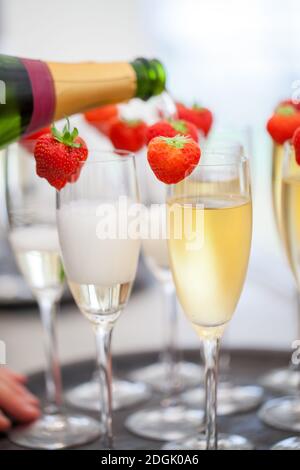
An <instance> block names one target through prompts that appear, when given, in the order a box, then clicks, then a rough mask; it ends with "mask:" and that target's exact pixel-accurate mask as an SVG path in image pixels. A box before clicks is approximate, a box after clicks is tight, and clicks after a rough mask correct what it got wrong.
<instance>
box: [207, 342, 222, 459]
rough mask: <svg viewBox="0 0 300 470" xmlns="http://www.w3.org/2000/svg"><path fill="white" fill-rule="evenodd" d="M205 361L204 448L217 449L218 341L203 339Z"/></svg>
mask: <svg viewBox="0 0 300 470" xmlns="http://www.w3.org/2000/svg"><path fill="white" fill-rule="evenodd" d="M203 348H204V360H205V393H206V397H205V422H206V448H207V450H217V449H218V432H217V376H218V357H219V339H218V338H213V339H205V340H204V341H203Z"/></svg>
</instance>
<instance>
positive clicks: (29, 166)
mask: <svg viewBox="0 0 300 470" xmlns="http://www.w3.org/2000/svg"><path fill="white" fill-rule="evenodd" d="M5 182H6V209H7V221H8V238H9V241H10V243H11V247H12V250H13V253H14V255H15V257H16V261H17V264H18V267H19V269H20V271H21V273H22V274H23V276H24V279H25V281H26V282H27V284H28V286H29V288H30V289H31V291H32V294H33V296H34V298H35V299H36V301H37V303H38V306H39V311H40V316H41V321H42V326H43V330H44V342H45V350H46V371H45V378H46V400H45V405H44V411H43V415H42V417H41V418H39V419H38V420H37V421H35V422H34V423H31V424H29V425H26V426H22V427H21V426H18V427H16V428H13V429H12V431H11V432H10V433H9V438H10V440H12V441H13V442H14V443H16V444H19V445H21V446H24V447H29V448H39V449H62V448H65V447H70V446H74V445H80V444H84V443H86V442H89V441H90V440H93V439H96V438H97V437H98V436H99V434H100V426H99V424H98V423H97V421H96V420H94V419H93V418H90V417H88V416H84V415H79V414H73V413H70V412H68V411H66V409H65V408H64V406H63V397H62V384H61V373H60V367H59V360H58V354H57V345H56V331H55V314H56V310H57V307H58V304H59V301H60V299H61V296H62V293H63V288H64V281H65V275H64V270H63V266H62V262H61V256H60V247H59V241H58V234H57V228H56V219H55V191H54V190H53V188H51V187H50V186H49V184H48V183H47V182H46V181H45V180H42V179H41V178H38V177H37V176H36V174H35V161H34V158H33V156H32V153H31V152H30V151H29V150H28V148H27V147H26V146H24V144H14V145H11V146H10V147H8V149H7V151H6V160H5Z"/></svg>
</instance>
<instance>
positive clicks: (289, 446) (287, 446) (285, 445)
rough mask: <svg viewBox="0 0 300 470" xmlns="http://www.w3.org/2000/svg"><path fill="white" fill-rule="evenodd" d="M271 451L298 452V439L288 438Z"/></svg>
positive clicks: (299, 448) (299, 445)
mask: <svg viewBox="0 0 300 470" xmlns="http://www.w3.org/2000/svg"><path fill="white" fill-rule="evenodd" d="M271 450H300V437H289V438H288V439H284V441H280V442H277V444H275V445H274V446H273V447H272V448H271Z"/></svg>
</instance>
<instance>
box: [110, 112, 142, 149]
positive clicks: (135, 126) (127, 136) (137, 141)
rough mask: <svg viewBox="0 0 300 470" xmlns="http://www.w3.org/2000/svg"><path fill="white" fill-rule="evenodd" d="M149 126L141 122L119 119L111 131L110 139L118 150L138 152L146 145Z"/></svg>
mask: <svg viewBox="0 0 300 470" xmlns="http://www.w3.org/2000/svg"><path fill="white" fill-rule="evenodd" d="M146 132H147V124H145V122H144V121H141V120H134V121H127V120H124V119H119V120H118V121H116V122H114V123H113V124H112V126H111V128H110V131H109V138H110V140H111V142H112V144H113V146H114V147H115V148H116V149H119V150H127V151H128V152H137V151H138V150H140V149H141V148H143V147H144V145H145V143H146Z"/></svg>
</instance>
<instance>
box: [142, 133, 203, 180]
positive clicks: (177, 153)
mask: <svg viewBox="0 0 300 470" xmlns="http://www.w3.org/2000/svg"><path fill="white" fill-rule="evenodd" d="M200 155H201V151H200V147H199V145H198V144H197V143H196V142H195V141H194V140H193V139H191V138H190V137H186V136H183V135H176V136H175V137H154V139H152V140H151V141H150V143H149V145H148V153H147V158H148V162H149V165H150V167H151V169H152V171H153V173H154V174H155V176H156V177H157V179H159V180H160V181H162V182H163V183H166V184H176V183H178V182H179V181H181V180H183V179H184V178H185V177H186V176H188V175H190V174H191V173H192V171H193V170H194V168H195V166H196V165H197V164H198V162H199V159H200Z"/></svg>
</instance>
